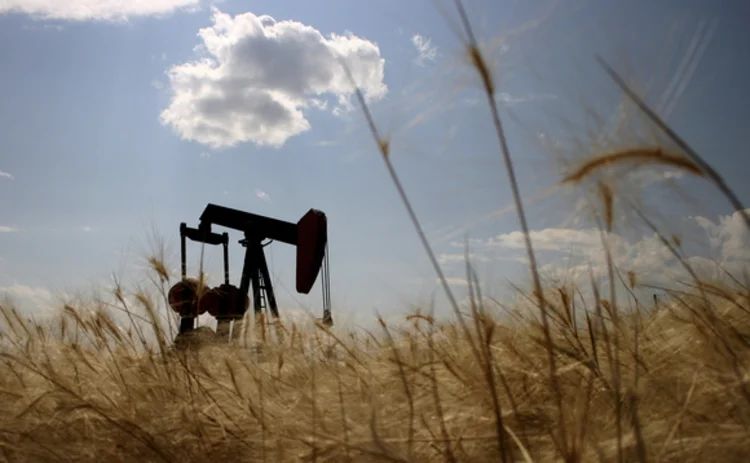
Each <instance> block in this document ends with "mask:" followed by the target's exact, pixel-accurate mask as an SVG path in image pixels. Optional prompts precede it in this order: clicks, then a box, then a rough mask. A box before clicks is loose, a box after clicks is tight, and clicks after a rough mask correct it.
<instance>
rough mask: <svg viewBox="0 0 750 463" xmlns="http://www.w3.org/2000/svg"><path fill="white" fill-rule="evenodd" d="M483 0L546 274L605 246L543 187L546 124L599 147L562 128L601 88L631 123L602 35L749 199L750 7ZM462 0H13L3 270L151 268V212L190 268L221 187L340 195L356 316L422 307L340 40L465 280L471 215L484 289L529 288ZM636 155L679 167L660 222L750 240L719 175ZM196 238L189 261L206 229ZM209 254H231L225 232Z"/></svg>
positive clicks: (560, 195) (345, 299)
mask: <svg viewBox="0 0 750 463" xmlns="http://www.w3.org/2000/svg"><path fill="white" fill-rule="evenodd" d="M466 3H467V10H468V12H469V15H470V19H471V20H472V22H473V23H474V24H475V27H476V32H477V34H478V36H479V38H480V41H483V42H487V43H488V45H487V48H486V49H487V50H488V51H489V52H490V56H491V58H492V63H493V68H494V70H495V72H496V74H497V76H498V78H499V79H500V87H499V92H500V94H499V96H498V99H499V100H500V102H501V103H502V106H503V111H504V114H505V116H506V124H507V131H508V133H509V142H510V146H511V150H512V151H513V153H514V157H515V159H516V164H517V167H518V175H519V178H520V181H521V184H522V190H523V194H524V196H525V197H526V198H527V203H528V208H529V216H530V221H531V226H532V228H533V229H534V230H535V231H536V235H535V239H536V240H538V241H539V243H540V253H542V257H543V259H544V262H545V264H546V265H547V267H546V269H547V270H548V271H550V272H551V273H552V274H557V273H556V272H563V273H564V272H566V271H570V269H571V267H576V266H580V263H581V262H582V260H585V259H587V258H588V257H590V255H591V253H592V252H593V251H592V250H591V249H588V248H585V247H586V246H594V247H595V246H596V242H595V240H594V242H592V240H591V237H592V236H593V235H592V234H591V233H590V229H588V228H587V227H588V225H587V224H585V223H581V222H580V221H571V220H569V219H570V218H571V217H572V216H573V215H575V209H574V206H575V203H576V198H575V197H574V196H573V193H571V194H565V192H556V193H555V194H552V195H550V194H547V195H546V196H545V195H544V194H545V193H548V192H549V191H550V188H551V187H552V186H554V184H555V182H557V181H558V180H559V179H560V173H559V169H558V167H557V165H556V164H555V162H556V159H559V158H558V157H556V156H558V155H559V152H556V151H550V150H549V149H547V148H545V147H546V146H548V145H545V144H542V143H540V140H542V141H545V142H548V141H550V140H554V141H555V143H559V142H560V141H561V140H562V141H566V142H570V141H574V142H578V143H582V144H584V145H586V144H588V142H590V140H591V137H590V135H587V134H586V132H584V131H575V130H574V131H571V130H567V131H566V130H565V127H568V126H566V125H564V124H563V122H566V123H571V124H575V127H578V128H582V127H583V125H582V124H583V121H584V116H585V114H586V113H585V111H584V105H588V106H590V107H592V108H594V109H595V110H596V111H598V112H599V114H600V116H601V121H606V120H609V119H610V118H612V115H613V111H614V110H615V108H616V105H617V103H618V101H619V94H618V93H617V91H616V88H615V87H614V85H613V84H612V82H611V81H609V80H607V79H606V77H604V75H603V73H602V71H601V69H600V68H598V67H597V66H596V65H595V63H594V61H593V54H594V53H600V54H602V55H603V56H604V57H605V58H606V59H607V60H608V61H609V62H610V63H612V64H613V65H614V66H615V67H616V68H618V69H621V70H622V71H623V72H624V73H625V74H626V75H627V76H628V77H632V78H637V79H638V82H639V83H643V84H644V85H651V87H649V89H648V90H649V91H648V93H647V96H648V98H649V101H652V102H654V103H658V102H659V101H660V99H661V98H663V97H664V96H665V95H671V97H672V99H667V100H665V101H663V102H662V103H663V104H662V105H661V106H660V109H661V110H662V111H663V112H665V113H667V117H668V120H669V121H670V122H671V123H672V124H673V125H674V127H675V128H676V130H677V131H678V132H680V133H682V134H684V137H685V138H687V139H688V141H689V142H691V143H692V144H693V145H694V146H695V147H696V149H697V150H698V151H699V152H701V153H704V156H705V157H706V158H707V160H708V161H709V162H710V163H712V165H713V166H714V167H715V168H716V169H717V170H718V171H719V172H720V173H721V174H722V175H724V176H725V177H726V180H727V181H728V183H729V184H730V185H731V186H733V187H734V188H735V190H736V191H737V193H738V195H739V196H740V198H741V199H742V200H743V201H748V200H750V184H748V183H747V182H746V178H747V173H748V169H747V165H748V163H747V158H746V154H745V151H746V147H747V146H750V135H749V134H748V132H747V130H746V127H747V121H748V120H749V117H748V116H750V109H748V108H747V105H746V103H745V102H746V101H747V98H746V97H745V93H746V89H745V87H744V84H745V83H746V82H748V81H750V68H749V67H748V62H749V61H748V58H750V56H748V55H749V54H750V51H749V50H750V49H748V47H747V46H744V45H742V44H747V43H750V31H749V30H748V29H747V28H746V27H745V26H746V23H747V21H746V20H743V19H742V18H747V17H748V13H750V7H749V6H748V5H747V4H746V3H745V2H741V1H739V0H737V1H725V2H715V3H714V4H711V5H710V6H709V4H708V3H706V2H699V1H697V0H688V1H677V0H669V1H666V0H665V1H660V2H651V1H641V0H638V1H631V2H619V4H615V3H614V2H596V1H593V0H588V1H585V0H577V1H573V2H563V1H560V2H550V1H546V2H542V1H539V2H525V1H523V2H522V1H515V2H512V1H508V2H505V1H504V2H500V1H489V0H483V1H468V2H466ZM264 15H265V16H267V17H266V18H262V17H263V16H264ZM457 18H458V16H457V15H456V12H455V9H454V7H453V5H452V3H451V2H433V1H410V2H396V1H393V0H385V1H377V2H352V1H339V0H330V1H326V2H309V1H301V0H300V1H298V0H290V1H285V2H272V1H255V2H240V1H232V0H225V1H217V2H213V3H207V2H203V1H200V0H154V1H153V2H152V3H145V2H144V3H141V4H140V5H139V4H137V3H136V2H133V4H132V5H131V6H128V5H127V3H126V2H114V1H106V0H69V1H68V2H57V1H53V0H45V1H31V0H6V1H4V2H0V62H2V68H0V101H2V105H1V106H0V140H2V144H0V172H2V173H0V288H3V289H4V290H5V291H6V292H7V293H9V294H10V295H11V296H14V297H15V298H16V299H18V300H20V304H21V305H23V306H24V307H26V308H27V310H33V307H34V305H35V304H39V303H40V301H43V300H45V298H46V297H47V296H48V294H47V292H46V291H49V290H65V291H68V290H71V288H80V287H86V286H87V285H89V284H90V283H91V282H103V283H105V284H106V282H107V278H108V277H109V275H110V274H111V272H113V271H114V272H125V274H126V275H127V276H128V277H132V278H138V277H139V273H138V272H139V268H140V267H139V266H141V265H142V260H143V258H144V257H145V256H146V255H147V250H148V240H147V237H148V236H150V235H151V233H152V231H156V232H157V234H158V235H159V236H160V237H162V238H163V239H164V240H165V242H166V243H167V244H168V245H170V248H169V249H170V250H171V251H172V253H171V254H170V256H171V258H172V259H171V260H170V263H172V264H173V266H174V267H175V268H177V263H178V260H177V258H178V254H177V252H178V251H179V247H178V236H179V235H178V226H179V223H180V222H182V221H186V222H188V223H190V224H193V225H195V224H196V223H197V219H198V216H199V215H200V213H201V211H202V210H203V208H204V207H205V205H206V204H207V203H218V204H221V205H226V206H229V207H235V208H238V209H242V210H246V211H249V212H253V213H256V214H262V215H269V216H273V217H277V218H280V219H284V220H289V221H296V220H298V219H299V218H300V217H301V216H302V215H303V214H304V213H305V212H306V211H307V210H308V209H309V208H311V207H314V208H318V209H321V210H323V211H325V212H326V213H327V215H328V217H329V225H330V230H329V236H330V251H331V278H332V297H333V304H334V310H336V311H337V312H339V314H344V313H349V314H355V315H357V316H362V315H363V314H364V315H370V314H371V313H372V312H373V310H375V309H377V310H380V311H383V312H386V313H388V312H390V313H392V312H395V311H402V310H407V309H408V308H409V304H421V303H424V302H425V301H426V300H427V298H428V297H429V295H430V294H431V292H432V291H433V290H434V289H435V277H434V273H433V272H432V270H431V268H430V266H429V263H428V261H427V259H426V257H425V255H424V252H423V251H422V248H421V247H420V244H419V241H418V239H417V236H416V234H415V232H414V230H413V228H412V227H411V224H410V222H409V220H408V217H407V215H406V213H405V209H404V207H403V205H402V204H401V203H400V202H399V199H398V196H397V194H396V190H395V188H394V186H393V185H392V183H391V182H390V179H389V177H388V175H387V172H386V170H385V167H384V165H383V163H382V160H381V159H380V158H379V157H378V154H377V151H376V149H375V146H374V144H373V142H372V139H371V138H370V135H369V133H368V131H367V128H366V126H365V125H364V123H363V119H362V117H361V112H359V110H358V108H357V107H356V105H355V106H352V105H350V104H349V102H353V101H354V100H352V99H351V98H350V97H351V94H350V93H349V91H350V88H349V87H348V86H347V85H346V81H345V80H343V79H342V76H343V74H342V73H341V70H340V69H338V68H336V66H335V60H333V58H332V56H333V54H332V51H335V52H336V53H340V54H343V55H344V56H346V58H347V59H348V60H349V62H350V63H351V66H352V69H353V70H354V74H355V75H356V76H357V77H358V79H359V83H360V85H361V86H362V87H363V88H364V89H365V90H366V91H367V92H368V94H369V95H370V97H371V105H372V109H373V111H374V114H375V117H376V119H377V121H378V123H379V125H380V129H381V130H382V131H384V132H385V133H387V134H389V135H391V136H392V143H393V153H392V159H393V163H394V165H395V167H396V169H397V170H398V172H399V175H400V176H401V178H402V180H403V182H404V183H405V186H406V189H407V192H408V193H409V195H410V196H411V199H412V201H413V204H414V207H415V209H416V211H417V214H418V216H419V217H420V219H421V220H422V222H423V225H424V226H425V229H426V231H427V233H428V235H429V237H430V239H431V241H432V242H433V243H434V246H435V249H436V252H437V253H438V254H439V255H441V261H442V262H443V263H444V264H445V265H446V272H447V273H448V275H449V276H450V277H451V278H455V280H452V281H454V283H455V284H454V286H455V288H456V290H457V291H459V294H460V292H461V291H462V290H463V286H462V284H461V280H460V279H461V277H462V266H461V263H460V262H458V261H457V260H456V255H458V254H460V253H462V249H461V248H460V247H459V246H457V245H460V241H461V240H462V239H463V237H464V236H465V235H466V234H468V236H469V237H470V238H471V239H472V247H473V249H474V251H475V253H476V256H477V257H476V260H477V265H478V267H479V270H480V275H481V276H482V278H483V279H484V280H485V281H486V284H487V285H488V286H489V287H490V289H491V288H493V287H495V286H496V282H498V281H503V280H505V279H510V280H511V281H516V282H519V283H523V282H524V281H525V280H526V279H527V270H526V267H525V265H524V263H523V257H524V252H523V249H521V248H519V245H518V243H519V241H518V239H517V238H518V234H517V231H518V228H519V227H518V221H517V219H516V216H515V214H514V212H513V210H512V209H508V207H509V206H511V196H510V189H509V188H508V185H507V181H506V179H507V177H506V174H505V172H504V170H503V165H502V162H501V159H500V157H499V153H498V150H497V139H496V138H495V137H494V135H493V132H492V130H491V125H490V121H489V118H488V117H487V114H488V113H487V108H486V102H485V101H483V100H482V99H481V98H482V94H481V92H480V91H479V86H478V81H477V79H476V76H475V75H474V74H473V73H472V70H471V68H469V67H467V66H466V64H465V57H464V56H463V54H462V51H463V44H462V42H461V36H460V35H459V34H458V32H460V29H459V27H458V25H459V22H458V19H457ZM284 21H293V23H284ZM253 24H255V26H253ZM201 31H202V32H201ZM331 34H336V35H337V37H338V38H335V37H334V38H332V37H331ZM683 61H684V64H685V65H684V66H683V67H681V66H680V63H682V62H683ZM693 65H694V66H693ZM222 95H224V96H226V95H229V96H228V97H224V96H222ZM636 120H637V118H636V117H635V116H629V117H628V118H627V120H626V122H625V124H624V125H625V126H626V128H625V129H623V130H625V131H627V126H628V124H630V125H633V124H635V122H633V121H636ZM601 121H600V122H601ZM631 122H632V123H631ZM588 128H589V129H592V130H593V131H594V132H597V133H603V132H604V129H605V127H604V126H596V125H594V126H593V128H592V126H588ZM623 133H625V132H623ZM542 137H544V138H542ZM560 137H562V138H560ZM558 138H559V140H558ZM615 138H617V135H615ZM620 138H624V140H619V141H620V142H623V143H624V142H625V141H626V140H627V137H626V136H625V135H620ZM571 153H572V154H571V155H585V154H587V153H583V152H571ZM634 175H638V177H637V178H636V177H634V178H633V179H628V180H627V182H628V185H630V186H631V187H632V188H631V189H633V190H634V191H635V193H634V194H641V193H643V192H645V191H647V190H641V189H640V187H639V185H640V183H638V182H639V181H640V182H647V183H648V184H649V185H651V186H649V187H648V188H652V189H653V188H657V186H654V184H653V183H654V182H656V183H658V184H659V185H660V184H661V183H662V181H663V180H673V182H671V183H669V187H670V189H669V191H674V190H675V189H676V188H679V191H681V192H683V193H685V194H687V195H689V196H690V198H689V199H685V198H682V199H680V200H679V201H671V199H669V198H667V197H666V196H665V194H666V193H664V192H663V191H661V190H659V191H660V192H659V193H653V194H652V193H649V194H648V198H649V200H648V201H649V206H651V207H652V208H655V209H658V211H659V214H661V217H662V218H663V219H665V220H663V222H662V223H664V224H666V225H667V226H668V225H673V226H675V227H678V228H679V230H680V232H681V233H686V234H690V236H691V237H694V238H695V239H694V242H695V249H696V253H698V254H700V255H701V256H704V257H705V256H707V255H709V254H711V255H712V256H713V257H716V258H718V259H720V260H721V259H723V260H724V261H727V262H728V261H729V260H733V259H735V258H737V257H738V256H739V257H746V256H744V254H742V252H741V251H742V250H743V249H744V247H746V245H745V244H743V243H746V239H747V234H746V231H745V230H744V229H742V228H741V227H737V226H736V223H738V217H736V216H734V217H729V216H730V215H731V214H732V212H733V211H732V210H731V208H730V207H729V206H728V204H727V202H726V201H725V200H724V199H723V198H721V197H720V196H718V195H717V194H716V193H715V192H713V190H712V189H711V188H710V187H708V186H706V184H705V183H704V182H699V181H696V180H693V179H688V178H677V179H675V178H672V176H670V175H666V177H668V178H666V179H665V178H663V177H664V176H662V177H659V175H661V174H658V175H657V178H656V180H654V177H653V172H652V173H651V175H652V176H651V177H648V176H647V175H646V174H643V173H638V174H634ZM648 191H651V190H648ZM654 198H655V199H654ZM670 201H671V202H670ZM503 211H505V212H503ZM589 225H590V224H589ZM627 232H628V230H623V232H622V234H621V236H620V235H618V236H619V237H620V238H621V239H622V240H623V242H622V243H620V245H619V246H620V247H621V249H620V251H621V257H622V258H623V259H624V260H625V261H626V263H625V264H624V265H630V264H633V265H636V266H640V267H639V268H642V269H643V271H644V272H647V271H651V270H653V269H654V262H656V261H657V260H660V259H661V258H662V257H663V256H661V254H659V253H660V252H661V251H660V250H657V249H655V247H654V246H653V240H651V241H649V238H648V237H646V238H644V237H643V236H638V235H628V233H627ZM626 235H627V236H626ZM239 238H240V237H239V236H237V235H236V234H235V235H232V239H233V243H234V244H233V245H232V251H233V252H232V256H231V259H232V272H233V275H234V277H235V279H237V278H238V277H239V272H240V261H241V248H240V247H239V245H238V244H236V242H237V240H238V239H239ZM457 242H458V243H457ZM570 243H573V244H574V245H575V246H572V245H571V244H570ZM701 243H703V244H705V246H703V247H701ZM732 246H734V247H732ZM582 247H583V248H582ZM271 248H272V249H270V250H269V252H268V257H269V260H270V261H271V266H272V272H273V273H274V274H275V277H276V285H277V292H278V295H279V299H280V304H281V306H282V308H283V307H298V306H300V304H301V305H302V306H305V307H307V306H309V307H311V308H312V309H313V310H314V311H316V312H318V311H319V307H320V288H319V286H318V285H316V286H315V288H314V289H313V291H312V292H311V294H310V295H309V296H302V295H298V294H295V293H293V292H291V293H290V292H289V291H293V288H294V281H293V279H294V268H293V265H294V250H293V249H290V248H288V247H285V245H283V244H275V245H273V246H271ZM584 248H585V249H584ZM699 248H700V249H699ZM704 248H705V249H704ZM573 249H575V251H573ZM189 252H190V253H191V255H192V257H193V259H191V265H192V268H193V269H196V268H197V267H196V266H195V263H196V261H195V259H194V258H195V256H196V255H197V254H198V253H199V247H198V246H197V245H193V246H191V247H190V248H189ZM738 252H739V254H738ZM206 256H207V259H208V264H207V265H208V270H209V271H212V272H217V271H218V269H219V267H218V265H219V263H220V258H221V254H220V252H219V250H218V249H215V250H214V249H209V250H207V254H206ZM573 260H575V262H573ZM571 262H573V263H571ZM217 275H218V273H217ZM287 288H288V290H287ZM490 292H491V291H490Z"/></svg>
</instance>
